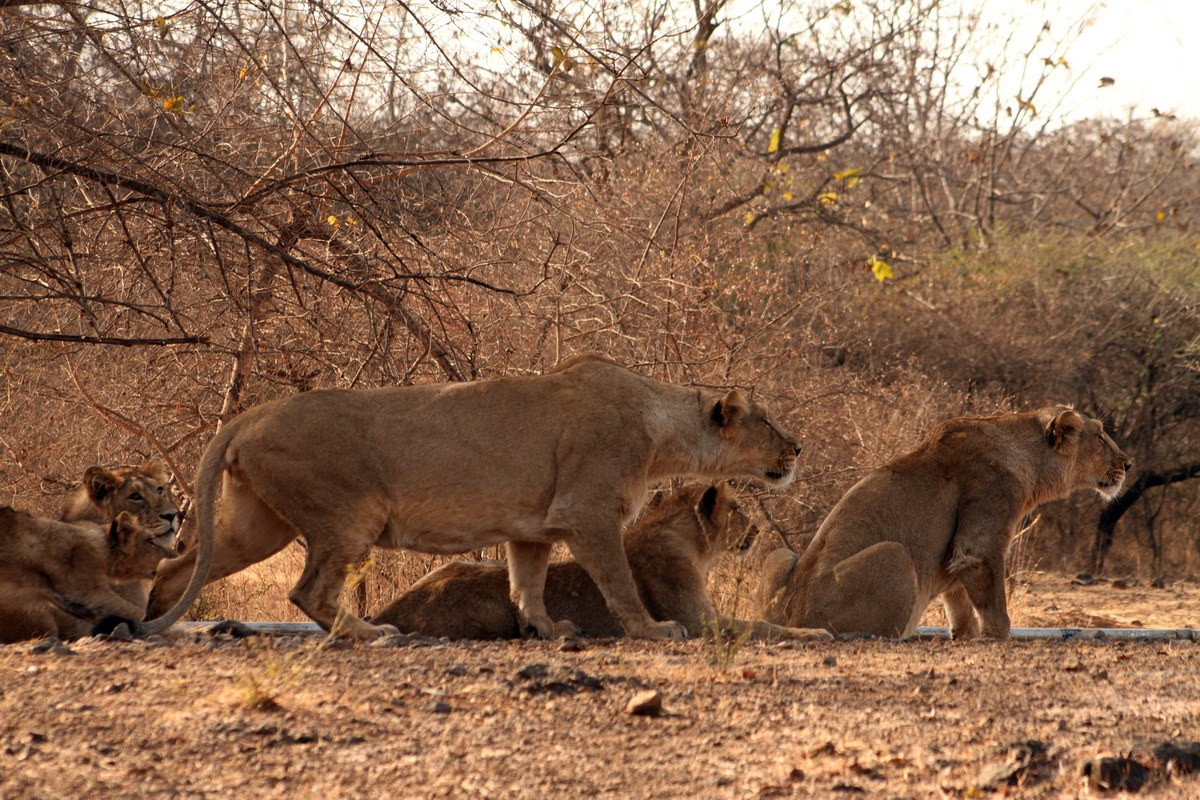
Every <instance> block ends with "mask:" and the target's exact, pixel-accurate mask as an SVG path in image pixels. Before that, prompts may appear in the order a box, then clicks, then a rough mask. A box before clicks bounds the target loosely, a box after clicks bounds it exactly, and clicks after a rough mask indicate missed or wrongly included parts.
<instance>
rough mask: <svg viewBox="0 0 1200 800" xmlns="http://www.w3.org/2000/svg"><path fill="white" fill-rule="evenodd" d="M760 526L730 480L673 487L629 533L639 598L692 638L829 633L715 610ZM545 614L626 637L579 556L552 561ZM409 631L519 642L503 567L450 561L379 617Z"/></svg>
mask: <svg viewBox="0 0 1200 800" xmlns="http://www.w3.org/2000/svg"><path fill="white" fill-rule="evenodd" d="M756 533H757V531H756V530H755V528H754V525H753V524H752V523H751V522H750V519H749V518H748V517H747V516H746V515H745V513H744V512H742V510H741V509H740V508H739V507H738V504H737V500H736V499H735V498H734V495H733V490H732V489H731V488H730V487H729V486H728V484H724V483H722V484H718V485H716V486H710V487H708V488H703V487H699V486H697V487H691V488H687V489H684V490H682V491H678V492H674V493H672V494H670V495H668V496H667V497H666V498H664V499H663V500H661V501H660V502H659V503H658V505H656V506H654V507H653V508H651V509H649V510H647V511H646V513H645V515H644V516H643V517H642V519H641V520H639V521H638V522H637V523H636V524H634V525H633V526H632V527H630V528H629V530H627V531H626V532H625V536H624V540H625V555H626V557H627V558H628V559H629V566H630V568H631V569H632V570H633V579H634V581H635V582H636V583H637V588H638V595H639V596H640V597H641V599H642V603H643V604H644V605H645V606H646V610H647V611H649V612H650V615H651V616H652V617H654V618H655V619H657V620H668V619H673V620H675V621H677V622H679V623H682V624H683V626H684V627H685V628H687V629H688V632H689V633H691V634H692V635H698V634H701V633H703V632H704V631H705V629H706V628H708V629H711V628H712V626H719V627H721V628H722V629H723V630H724V631H725V632H728V633H731V634H733V635H735V636H742V635H745V636H749V637H751V638H759V639H810V640H813V639H829V638H832V637H831V636H830V634H829V633H827V632H826V631H814V630H800V629H797V628H785V627H782V626H779V625H772V624H771V623H769V622H764V621H762V620H755V621H745V620H738V619H725V618H723V617H721V616H720V615H719V614H718V613H717V611H716V609H714V608H713V604H712V598H711V597H710V596H709V593H708V571H709V568H710V567H712V565H713V563H714V562H715V561H716V560H717V559H718V558H720V557H721V556H723V555H725V554H726V553H732V552H736V551H739V550H744V549H745V548H747V547H749V546H750V544H751V543H752V542H753V541H754V536H755V534H756ZM545 600H546V610H547V611H548V612H549V613H550V616H551V617H552V618H558V619H569V620H571V621H572V622H574V623H575V624H577V625H578V626H579V628H580V629H581V632H582V633H583V634H584V635H586V636H620V635H621V632H622V630H621V623H620V622H618V621H617V619H616V617H614V616H613V615H612V613H611V612H610V611H609V610H608V606H606V605H605V603H604V596H603V595H601V594H600V590H599V589H598V588H596V584H595V583H593V582H592V580H591V578H589V577H588V574H587V572H585V571H584V569H583V567H581V566H579V564H577V563H576V562H574V561H563V562H559V563H556V564H551V565H550V568H549V571H548V573H547V575H546V590H545ZM371 621H372V622H375V623H377V624H388V625H395V626H396V627H397V628H398V629H399V630H401V631H402V632H405V633H423V634H426V635H428V636H445V637H448V638H451V639H514V638H516V637H518V636H520V634H521V629H520V625H519V624H518V622H517V609H516V607H515V606H514V605H513V604H512V602H511V601H510V600H509V598H508V572H507V571H506V569H505V567H504V565H503V564H496V563H480V562H469V561H451V562H449V563H447V564H445V565H443V566H441V567H439V568H438V569H436V570H434V571H433V572H431V573H429V574H428V575H426V576H425V577H423V578H421V580H419V581H417V582H416V583H414V584H413V585H412V586H411V587H410V588H409V589H408V590H407V591H406V592H404V593H403V594H401V595H400V596H399V597H397V598H396V599H395V600H393V601H392V603H391V604H390V605H388V606H387V608H385V609H384V610H383V611H381V612H380V613H379V614H377V615H376V616H375V617H374V618H372V620H371Z"/></svg>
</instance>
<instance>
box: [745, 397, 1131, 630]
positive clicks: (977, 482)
mask: <svg viewBox="0 0 1200 800" xmlns="http://www.w3.org/2000/svg"><path fill="white" fill-rule="evenodd" d="M1131 466H1132V464H1131V462H1130V460H1129V456H1127V455H1125V454H1124V453H1123V452H1121V450H1120V449H1119V448H1118V447H1117V446H1116V444H1114V443H1113V441H1112V439H1110V438H1109V437H1108V436H1107V435H1106V434H1105V433H1104V428H1103V426H1102V425H1101V423H1100V422H1099V421H1097V420H1094V419H1089V418H1087V417H1084V416H1083V415H1081V414H1079V413H1077V412H1076V411H1073V410H1072V409H1070V408H1066V407H1063V406H1056V407H1052V408H1043V409H1040V410H1038V411H1033V412H1028V413H1023V414H1005V415H1001V416H995V417H964V418H961V419H952V420H948V421H946V422H943V423H941V424H939V425H937V426H936V427H935V428H934V429H933V430H932V431H931V432H930V433H929V435H928V436H926V437H925V440H924V441H923V442H922V443H921V445H920V446H919V447H918V448H917V449H916V450H914V451H913V452H911V453H909V454H908V455H904V456H901V457H900V458H897V459H895V460H894V461H892V462H891V463H889V464H886V465H885V466H883V467H880V468H879V469H876V470H875V471H873V472H871V473H870V474H868V475H867V476H866V477H865V478H863V479H862V480H861V481H859V482H858V483H857V484H856V485H855V486H854V487H853V488H851V489H850V491H849V492H847V493H846V495H845V496H844V497H843V498H842V499H841V500H840V501H839V502H838V504H837V505H836V506H834V508H833V510H832V511H831V512H830V513H829V516H828V517H827V518H826V519H825V522H824V523H823V524H822V525H821V527H820V529H819V530H818V531H817V534H816V537H815V538H814V539H813V541H812V543H811V544H810V545H809V546H808V549H806V550H805V551H804V554H803V555H802V556H797V555H796V554H795V553H793V552H792V551H791V550H787V549H780V550H776V551H775V552H773V553H771V554H770V555H769V556H767V559H766V561H765V563H764V568H763V576H762V583H761V585H760V589H759V594H758V601H759V608H760V609H761V610H762V615H763V617H764V618H765V619H768V620H770V621H772V622H776V623H779V624H781V625H797V626H804V627H821V628H827V629H829V630H830V631H833V632H834V633H850V632H859V633H869V634H876V635H878V636H888V637H903V636H909V635H911V634H912V632H913V630H914V629H915V628H916V626H917V623H918V621H919V620H920V618H921V615H922V614H923V613H924V611H925V607H926V606H927V605H928V604H929V601H930V600H931V599H932V598H934V597H936V596H937V595H939V594H940V595H941V596H942V603H943V605H944V606H945V609H946V615H947V617H948V618H949V620H950V628H951V632H952V635H953V636H954V637H955V638H971V637H974V636H978V635H979V632H980V622H981V621H982V625H983V635H984V636H988V637H992V638H996V639H1004V638H1008V629H1009V619H1008V609H1007V604H1006V598H1005V594H1004V554H1005V550H1006V549H1007V547H1008V543H1009V540H1010V538H1011V537H1012V536H1013V534H1014V532H1015V531H1016V530H1017V526H1018V524H1019V523H1020V521H1021V520H1022V518H1024V517H1025V516H1026V515H1027V514H1029V513H1030V512H1031V511H1033V509H1034V508H1035V507H1037V506H1038V505H1039V504H1041V503H1045V502H1048V501H1050V500H1056V499H1059V498H1063V497H1066V496H1067V495H1069V494H1071V492H1073V491H1075V490H1076V489H1096V490H1097V491H1099V492H1100V494H1101V495H1103V496H1104V497H1105V498H1106V499H1108V500H1112V499H1113V498H1114V497H1116V496H1117V494H1118V493H1119V492H1120V490H1121V485H1122V483H1123V482H1124V480H1125V475H1126V472H1128V470H1129V469H1130V467H1131ZM976 612H978V618H977V617H976Z"/></svg>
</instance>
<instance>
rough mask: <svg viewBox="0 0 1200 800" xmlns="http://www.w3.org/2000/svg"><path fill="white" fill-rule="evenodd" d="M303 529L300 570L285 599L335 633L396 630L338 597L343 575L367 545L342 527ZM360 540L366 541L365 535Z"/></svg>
mask: <svg viewBox="0 0 1200 800" xmlns="http://www.w3.org/2000/svg"><path fill="white" fill-rule="evenodd" d="M307 533H308V534H309V535H308V536H306V537H305V542H306V543H307V545H308V549H307V551H306V553H305V560H304V571H303V572H301V573H300V580H299V581H297V582H296V585H295V586H294V587H292V591H291V592H289V593H288V599H289V600H291V601H292V603H294V604H295V605H296V607H297V608H299V609H300V610H301V611H303V612H304V613H305V614H307V615H308V616H309V617H311V618H312V619H313V620H314V621H316V622H317V624H319V625H320V626H321V627H322V628H324V629H325V630H327V631H329V632H330V633H332V634H333V635H335V636H347V637H349V638H352V639H378V638H379V637H381V636H386V635H388V634H390V633H398V630H397V629H396V628H395V626H392V625H372V624H371V623H369V622H366V621H364V620H363V619H362V618H361V617H359V616H357V615H355V614H354V613H352V612H351V611H350V610H349V609H348V608H346V607H345V606H343V605H342V603H341V600H340V599H339V598H340V596H341V593H342V589H344V588H345V586H346V577H347V575H348V574H349V572H350V570H351V569H352V568H353V567H354V566H355V565H357V564H359V563H361V562H362V560H363V559H365V558H366V557H367V554H368V553H369V552H370V550H371V545H370V544H369V543H367V544H359V543H356V540H355V537H354V536H353V535H352V534H351V532H350V531H348V530H346V529H341V530H337V529H334V530H328V529H327V530H325V531H322V533H323V534H324V535H314V534H315V532H314V531H312V530H311V528H310V529H309V530H308V531H307ZM361 541H363V542H367V541H369V539H366V538H364V539H362V540H361Z"/></svg>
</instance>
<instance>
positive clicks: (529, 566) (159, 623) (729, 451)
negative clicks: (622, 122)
mask: <svg viewBox="0 0 1200 800" xmlns="http://www.w3.org/2000/svg"><path fill="white" fill-rule="evenodd" d="M798 451H799V448H798V446H797V444H796V442H795V440H794V439H793V438H792V437H790V436H788V435H787V434H786V433H784V432H783V431H781V430H780V429H779V428H778V427H777V426H776V425H775V424H774V423H772V422H771V421H770V419H769V418H768V417H767V416H766V415H765V414H764V412H763V411H762V410H761V409H760V408H758V406H757V405H755V404H754V403H753V402H752V401H751V400H750V399H748V398H747V397H746V396H745V395H744V394H742V393H741V392H740V391H738V390H736V389H735V390H732V391H730V392H727V393H721V392H716V391H712V390H708V389H696V388H686V387H683V386H675V385H672V384H667V383H663V382H661V381H656V380H653V379H651V378H647V377H645V376H642V375H639V374H637V373H635V372H632V371H630V370H628V369H624V368H623V367H620V366H618V365H617V364H614V363H613V362H611V361H608V360H607V359H603V358H599V357H596V356H582V357H577V358H572V359H568V360H567V361H566V362H564V363H563V364H562V365H560V366H559V367H558V368H556V369H555V370H553V371H551V372H549V373H547V374H545V375H541V376H536V377H521V378H502V379H498V380H489V381H476V382H471V383H457V384H441V385H426V386H401V387H390V388H383V389H365V390H322V391H313V392H307V393H304V394H300V395H296V396H294V397H289V398H286V399H283V400H278V401H275V402H272V403H267V404H264V405H261V406H257V407H255V408H252V409H250V410H248V411H246V412H245V413H243V414H241V415H240V416H238V417H237V418H235V419H233V420H232V421H231V422H229V423H228V424H227V425H225V426H224V427H223V428H222V429H221V430H220V431H219V432H218V433H217V435H216V436H215V437H214V439H213V441H212V442H211V443H210V444H209V447H208V449H207V450H206V451H205V454H204V457H203V458H202V460H201V463H200V467H199V469H198V470H197V477H196V504H195V505H196V513H197V514H198V522H199V544H198V547H197V548H196V549H195V550H194V551H193V552H191V553H188V554H187V555H185V556H184V557H183V559H181V560H180V561H178V562H172V563H171V564H169V565H164V569H163V570H162V571H160V573H159V576H158V578H157V579H156V581H155V587H154V590H153V592H152V596H151V603H150V612H149V615H150V616H152V617H153V616H156V615H162V617H161V619H155V620H152V621H151V622H149V623H147V624H146V625H144V626H141V627H140V629H141V630H142V631H143V632H155V631H157V630H161V629H163V628H164V627H166V626H167V625H169V624H171V623H173V622H174V621H175V620H176V619H178V618H179V617H180V616H182V615H183V614H184V613H185V612H186V610H187V608H188V607H189V606H190V605H191V603H192V602H193V600H194V599H195V598H196V596H197V595H198V594H199V591H200V588H201V586H203V584H204V583H206V582H208V581H213V580H217V579H218V578H222V577H224V576H226V575H229V574H232V573H234V572H237V571H238V570H241V569H243V568H245V567H247V566H249V565H250V564H253V563H255V562H258V561H261V560H263V559H265V558H267V557H268V556H270V555H272V554H273V553H275V552H277V551H279V550H280V549H282V548H283V547H284V546H286V545H287V544H288V543H289V542H291V541H292V540H293V539H295V538H296V537H297V536H303V537H304V540H305V543H306V545H307V560H306V563H305V566H304V571H303V573H302V574H301V576H300V580H299V582H298V583H297V584H296V586H295V587H294V588H293V589H292V591H291V593H290V595H289V597H290V598H291V600H292V601H293V602H294V603H295V604H296V605H297V606H299V607H300V609H301V610H303V611H304V612H305V613H306V614H308V615H309V616H310V617H311V618H312V619H314V620H316V621H317V622H318V623H320V624H321V625H322V626H324V627H325V628H327V629H332V628H333V626H334V623H335V621H336V622H337V626H338V632H339V633H341V634H343V635H349V636H353V637H357V638H374V637H377V636H379V635H382V634H384V633H387V632H388V631H389V630H390V629H389V628H386V627H383V626H379V625H372V624H369V623H367V622H364V621H363V620H361V619H359V618H358V617H356V616H354V615H353V614H351V613H350V612H349V611H348V610H346V609H345V608H344V607H343V606H342V605H341V603H340V601H339V595H340V593H341V591H342V588H343V585H344V583H345V577H346V572H347V569H348V567H350V566H351V565H353V564H357V563H359V561H361V560H362V559H363V558H364V557H366V555H367V554H368V552H369V551H370V548H371V547H372V546H381V547H393V548H395V547H402V548H408V549H412V550H418V551H424V552H434V553H453V552H465V551H467V550H473V549H477V548H481V547H487V546H490V545H495V544H498V543H500V542H506V543H507V545H506V547H507V554H508V563H509V581H510V585H511V592H512V595H513V597H514V600H515V602H516V603H517V608H518V614H519V615H520V618H521V621H522V627H523V628H525V629H528V630H531V631H536V633H537V634H538V635H540V636H543V637H549V636H554V635H556V633H560V632H563V631H564V630H569V629H570V627H571V626H570V625H569V623H566V622H559V623H556V622H555V621H553V620H551V618H550V616H549V615H548V614H547V613H546V609H545V605H544V603H543V600H542V587H543V585H544V583H545V577H546V567H547V564H548V563H549V557H550V551H551V547H552V545H553V543H554V542H556V541H563V542H565V543H566V544H567V546H568V548H569V549H570V550H571V553H572V555H573V556H574V557H575V558H576V559H577V560H578V561H579V563H580V564H582V565H583V566H584V567H585V569H587V571H588V573H589V574H590V575H591V576H592V578H593V579H594V580H595V581H596V583H597V584H598V585H599V586H600V589H601V591H602V592H603V594H604V596H605V598H606V600H607V602H608V605H609V607H610V609H611V610H612V611H613V613H614V614H615V615H616V616H617V617H618V618H619V619H620V620H621V622H622V625H623V626H624V628H625V631H626V633H627V634H629V635H631V636H640V637H662V636H679V635H682V633H683V627H682V626H681V625H679V624H678V623H677V622H674V621H663V622H660V621H656V620H654V619H652V618H651V617H650V616H649V615H648V614H647V613H646V610H645V608H643V607H642V604H641V601H640V600H638V596H637V589H636V586H635V584H634V581H633V575H632V573H631V572H630V570H629V564H628V562H627V561H626V560H625V554H624V551H623V550H622V547H621V536H620V530H621V527H622V525H623V524H625V523H627V522H628V521H629V520H631V519H632V518H633V517H634V516H635V515H636V514H637V512H638V510H639V508H640V507H641V505H642V503H643V501H644V498H645V496H646V494H647V492H648V491H649V489H651V488H652V487H653V486H654V485H655V484H657V483H658V482H659V481H661V480H663V479H665V478H670V477H675V476H686V475H692V476H695V477H697V478H700V479H704V480H716V479H721V478H732V477H743V478H752V479H758V480H761V481H763V482H765V483H767V484H770V485H775V486H782V485H786V484H787V483H788V482H789V481H791V479H792V477H793V475H794V471H795V464H796V454H797V453H798ZM218 488H219V493H218ZM189 574H190V575H191V578H190V580H189Z"/></svg>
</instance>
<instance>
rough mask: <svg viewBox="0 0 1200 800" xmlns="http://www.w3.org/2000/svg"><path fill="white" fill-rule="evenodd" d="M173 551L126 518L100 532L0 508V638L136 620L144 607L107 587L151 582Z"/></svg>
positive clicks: (68, 632) (68, 633)
mask: <svg viewBox="0 0 1200 800" xmlns="http://www.w3.org/2000/svg"><path fill="white" fill-rule="evenodd" d="M173 554H174V553H173V552H171V551H168V550H165V549H164V548H163V547H162V546H161V545H160V544H158V542H157V541H156V539H155V536H154V535H153V533H152V532H149V531H147V530H145V529H144V528H142V526H141V524H140V523H139V522H138V520H137V519H136V517H134V516H133V515H132V514H129V513H124V512H123V513H121V514H118V515H117V518H116V519H115V520H114V521H113V522H112V523H110V524H109V525H108V526H107V527H101V526H100V525H96V524H95V523H92V522H76V523H70V522H61V521H59V520H51V519H41V518H38V517H32V516H30V515H29V514H26V513H24V512H22V511H16V510H14V509H12V508H9V507H8V506H0V641H3V642H18V641H23V640H26V639H32V638H37V637H40V636H59V637H63V638H69V637H74V636H81V635H84V634H86V633H88V632H89V631H90V629H91V626H92V623H94V622H95V621H96V620H99V619H101V618H103V617H110V616H111V617H121V618H123V619H127V620H137V619H141V618H142V615H143V613H144V612H145V610H146V608H145V606H144V605H143V606H139V605H137V604H136V603H134V602H132V601H130V600H129V599H127V598H125V597H123V596H121V595H120V594H118V593H117V592H116V591H114V590H113V587H112V585H111V584H112V583H113V582H118V583H119V582H125V581H131V580H149V579H150V578H151V577H152V576H153V574H154V570H155V568H156V567H157V566H158V563H159V561H160V560H161V559H163V558H166V557H170V556H171V555H173Z"/></svg>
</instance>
